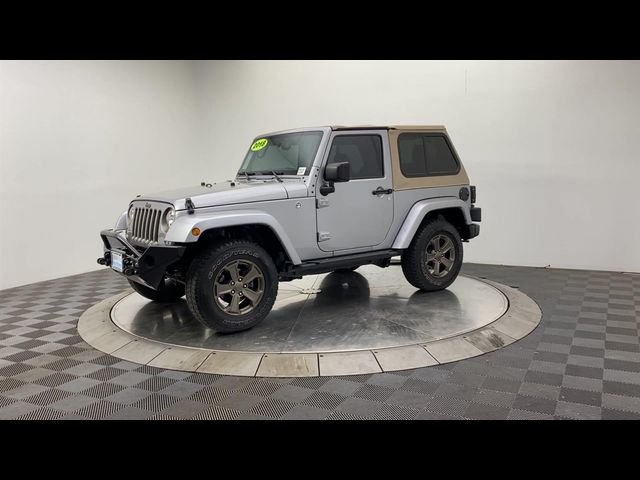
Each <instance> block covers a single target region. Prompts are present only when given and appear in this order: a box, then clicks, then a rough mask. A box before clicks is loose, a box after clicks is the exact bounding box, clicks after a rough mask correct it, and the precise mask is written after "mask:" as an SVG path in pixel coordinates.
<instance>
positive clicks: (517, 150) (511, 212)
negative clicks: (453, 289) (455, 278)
mask: <svg viewBox="0 0 640 480" xmlns="http://www.w3.org/2000/svg"><path fill="white" fill-rule="evenodd" d="M196 71H197V74H196V78H197V82H198V89H199V95H198V96H199V98H201V99H203V101H202V102H201V104H200V105H201V107H202V108H203V112H202V113H201V115H202V117H201V118H202V124H203V125H204V132H205V138H204V154H205V155H206V156H208V157H209V158H210V159H211V165H215V168H211V169H210V172H211V177H212V178H213V177H215V178H226V177H229V176H230V175H232V174H233V173H234V172H235V170H236V168H237V166H238V161H239V159H240V158H242V156H243V155H244V152H245V150H246V148H247V145H249V141H250V140H251V139H252V138H253V135H255V134H257V133H259V132H264V131H269V130H271V131H272V130H278V129H285V128H291V127H297V126H312V125H324V124H362V123H364V124H444V125H446V127H447V129H448V130H449V132H450V134H451V136H452V138H453V141H454V143H455V146H456V148H457V150H458V153H459V154H460V156H461V157H462V159H463V161H464V163H465V166H466V168H467V171H468V173H469V175H470V178H471V180H472V182H473V183H474V184H475V185H477V187H478V202H479V205H480V206H482V208H483V221H482V227H481V235H480V237H478V238H477V239H474V240H473V241H472V243H470V244H469V245H468V248H467V249H466V251H465V260H466V261H471V262H481V263H498V264H508V265H534V266H546V265H551V266H552V267H569V268H588V269H602V270H621V271H635V272H638V271H640V222H638V221H637V219H636V218H637V212H636V211H635V208H636V205H637V201H636V199H637V193H636V191H637V188H638V187H637V183H638V179H639V178H640V121H639V120H638V116H639V115H640V62H611V61H601V62H598V61H594V62H574V61H571V62H568V61H535V62H529V61H428V62H423V61H384V62H379V61H378V62H375V61H358V62H349V61H305V62H292V61H278V62H268V61H242V62H233V61H232V62H199V63H198V64H197V66H196Z"/></svg>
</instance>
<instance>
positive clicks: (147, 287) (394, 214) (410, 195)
mask: <svg viewBox="0 0 640 480" xmlns="http://www.w3.org/2000/svg"><path fill="white" fill-rule="evenodd" d="M475 196H476V192H475V187H473V186H470V185H469V179H468V177H467V174H466V172H465V169H464V167H463V166H462V163H461V162H460V159H459V158H458V155H457V153H456V151H455V149H454V148H453V145H452V143H451V140H450V139H449V136H448V135H447V132H446V130H445V128H444V127H442V126H386V127H374V126H361V127H336V126H334V127H320V128H301V129H296V130H287V131H282V132H275V133H268V134H264V135H260V136H258V137H256V138H255V139H254V140H253V142H252V143H251V145H250V147H249V149H248V151H247V154H246V156H245V158H244V161H243V162H242V165H241V167H240V170H239V171H238V173H237V175H236V178H235V179H234V180H228V181H226V182H219V183H213V184H209V183H204V182H203V183H202V184H201V185H200V186H199V187H192V188H186V189H182V190H173V191H168V192H161V193H156V194H150V195H143V196H138V197H137V198H135V199H134V200H133V201H132V202H131V204H130V205H129V209H128V210H127V211H125V212H124V213H122V215H121V216H120V218H119V219H118V221H117V224H116V226H115V228H114V229H110V230H104V231H102V232H101V237H102V240H103V242H104V256H103V257H101V258H99V259H98V263H100V264H101V265H107V266H110V267H111V268H112V269H113V270H115V271H117V272H119V273H121V274H122V275H124V276H126V278H127V279H128V280H129V283H130V284H131V287H132V288H133V289H134V290H135V291H136V292H138V293H139V294H141V295H143V296H144V297H146V298H149V299H151V300H153V301H156V302H175V301H178V300H179V299H180V298H181V297H182V296H186V300H187V304H188V306H189V309H190V310H191V312H192V313H193V315H194V316H195V317H196V318H197V319H198V320H199V321H200V322H202V323H203V324H204V325H206V326H207V327H210V328H212V329H215V330H216V331H218V332H235V331H240V330H245V329H247V328H251V327H253V326H254V325H256V324H257V323H258V322H260V321H261V320H262V319H264V318H265V317H266V316H267V314H268V313H269V311H270V310H271V308H272V306H273V303H274V301H275V299H276V295H277V292H278V282H279V281H288V280H292V279H296V278H301V277H302V276H303V275H307V274H317V273H324V272H330V271H335V270H355V269H356V268H357V267H358V266H360V265H364V264H374V265H378V266H380V267H387V266H389V264H390V259H391V257H394V256H397V255H401V258H402V270H403V272H404V275H405V277H406V278H407V280H408V281H409V283H411V284H412V285H413V286H415V287H416V288H418V289H421V290H426V291H432V290H442V289H444V288H447V287H448V286H449V285H450V284H451V283H452V282H453V281H454V280H455V279H456V277H457V275H458V272H459V271H460V267H461V265H462V242H464V241H467V240H469V239H471V238H473V237H475V236H477V235H478V233H479V231H480V228H479V225H478V224H477V223H474V222H479V221H480V213H481V212H480V208H477V207H475V206H474V203H475Z"/></svg>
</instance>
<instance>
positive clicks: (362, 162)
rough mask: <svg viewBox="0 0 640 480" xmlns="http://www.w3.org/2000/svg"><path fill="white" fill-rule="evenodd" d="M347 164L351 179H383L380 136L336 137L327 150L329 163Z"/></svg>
mask: <svg viewBox="0 0 640 480" xmlns="http://www.w3.org/2000/svg"><path fill="white" fill-rule="evenodd" d="M339 162H349V166H350V168H351V178H352V179H353V180H357V179H363V178H381V177H384V169H383V166H382V138H381V137H380V135H377V134H376V135H338V136H336V137H334V139H333V143H332V144H331V149H330V150H329V159H328V161H327V164H329V163H339Z"/></svg>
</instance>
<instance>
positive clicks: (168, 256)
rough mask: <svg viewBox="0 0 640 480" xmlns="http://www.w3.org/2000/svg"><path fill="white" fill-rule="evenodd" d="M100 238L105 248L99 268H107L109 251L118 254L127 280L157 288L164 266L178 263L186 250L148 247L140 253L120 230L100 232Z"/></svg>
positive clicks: (164, 269)
mask: <svg viewBox="0 0 640 480" xmlns="http://www.w3.org/2000/svg"><path fill="white" fill-rule="evenodd" d="M100 237H101V238H102V242H103V243H104V246H105V253H104V256H103V257H100V258H98V263H99V264H100V265H106V266H111V251H113V250H115V251H117V252H119V253H121V254H122V258H123V266H124V269H123V272H122V273H121V272H117V273H121V275H124V276H125V277H127V278H128V279H130V280H132V281H134V282H138V283H141V284H143V285H147V286H148V287H151V288H153V289H157V288H158V286H159V285H160V282H162V279H163V278H164V275H165V273H166V271H167V267H168V266H169V265H171V264H173V263H176V262H177V261H179V260H180V259H181V258H182V256H183V255H184V252H185V250H186V248H185V247H180V246H174V245H166V246H164V245H163V246H149V247H147V248H146V249H145V250H144V251H140V250H139V249H138V248H136V247H135V246H133V245H132V244H131V243H130V242H129V241H128V240H127V237H126V234H125V231H124V230H113V229H108V230H103V231H102V232H100Z"/></svg>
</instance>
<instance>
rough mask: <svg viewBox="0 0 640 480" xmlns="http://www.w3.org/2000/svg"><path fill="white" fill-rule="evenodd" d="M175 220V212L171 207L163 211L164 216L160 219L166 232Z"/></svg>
mask: <svg viewBox="0 0 640 480" xmlns="http://www.w3.org/2000/svg"><path fill="white" fill-rule="evenodd" d="M175 219H176V211H175V210H174V209H173V207H171V208H167V210H165V212H164V216H163V219H162V223H164V226H165V227H166V229H167V230H168V229H169V227H170V226H171V224H172V223H173V221H174V220H175Z"/></svg>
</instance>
